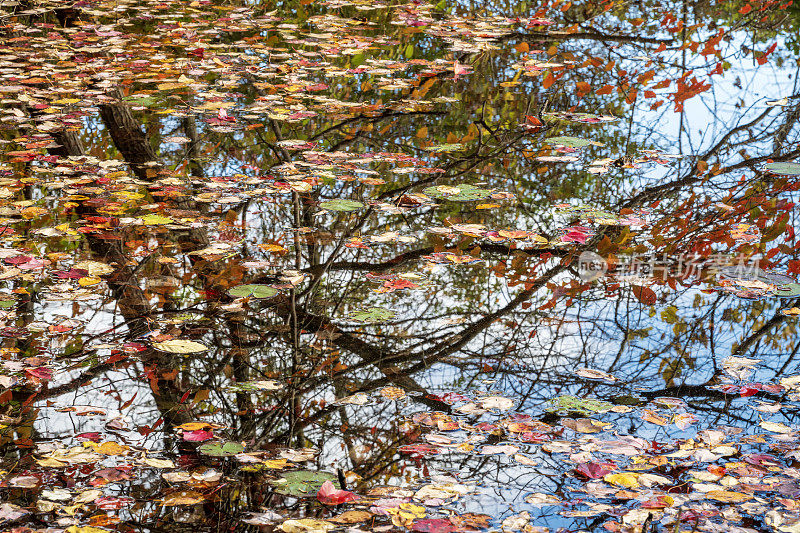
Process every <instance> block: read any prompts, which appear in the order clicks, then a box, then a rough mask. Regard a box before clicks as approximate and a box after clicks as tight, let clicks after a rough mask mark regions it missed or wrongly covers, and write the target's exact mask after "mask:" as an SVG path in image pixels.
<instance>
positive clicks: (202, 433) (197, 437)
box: [182, 429, 214, 442]
mask: <svg viewBox="0 0 800 533" xmlns="http://www.w3.org/2000/svg"><path fill="white" fill-rule="evenodd" d="M182 437H183V440H185V441H188V442H202V441H204V440H209V439H213V438H214V434H213V433H211V432H210V431H206V430H204V429H197V430H195V431H184V432H183V435H182Z"/></svg>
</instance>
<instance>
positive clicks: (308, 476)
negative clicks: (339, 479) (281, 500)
mask: <svg viewBox="0 0 800 533" xmlns="http://www.w3.org/2000/svg"><path fill="white" fill-rule="evenodd" d="M335 480H336V476H335V475H334V474H331V473H330V472H322V471H317V470H293V471H291V472H284V473H283V474H282V477H280V478H279V479H276V480H274V481H271V483H272V484H273V485H275V492H277V493H279V494H286V495H289V496H297V497H301V498H306V497H311V496H315V495H316V494H317V492H319V490H320V489H321V488H322V485H323V484H325V482H326V481H330V482H331V483H333V482H334V481H335Z"/></svg>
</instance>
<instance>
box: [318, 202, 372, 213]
mask: <svg viewBox="0 0 800 533" xmlns="http://www.w3.org/2000/svg"><path fill="white" fill-rule="evenodd" d="M319 206H320V207H321V208H322V209H327V210H328V211H356V210H358V209H361V208H362V207H364V204H362V203H361V202H357V201H356V200H343V199H336V200H328V201H327V202H322V203H321V204H319Z"/></svg>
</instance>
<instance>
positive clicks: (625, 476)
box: [603, 472, 639, 489]
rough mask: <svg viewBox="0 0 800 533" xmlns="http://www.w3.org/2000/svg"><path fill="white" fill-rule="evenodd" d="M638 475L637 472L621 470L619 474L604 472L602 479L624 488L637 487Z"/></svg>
mask: <svg viewBox="0 0 800 533" xmlns="http://www.w3.org/2000/svg"><path fill="white" fill-rule="evenodd" d="M638 477H639V474H633V473H631V472H621V473H619V474H606V475H605V476H603V481H605V482H606V483H611V484H612V485H617V486H618V487H625V488H626V489H638V488H639V481H638Z"/></svg>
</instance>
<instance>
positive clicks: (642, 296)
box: [632, 285, 657, 305]
mask: <svg viewBox="0 0 800 533" xmlns="http://www.w3.org/2000/svg"><path fill="white" fill-rule="evenodd" d="M632 290H633V295H634V296H636V299H637V300H639V301H640V302H642V303H643V304H645V305H653V304H654V303H656V299H657V298H656V293H655V292H653V289H650V288H647V287H642V286H641V285H634V286H633V287H632Z"/></svg>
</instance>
